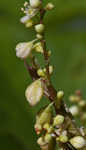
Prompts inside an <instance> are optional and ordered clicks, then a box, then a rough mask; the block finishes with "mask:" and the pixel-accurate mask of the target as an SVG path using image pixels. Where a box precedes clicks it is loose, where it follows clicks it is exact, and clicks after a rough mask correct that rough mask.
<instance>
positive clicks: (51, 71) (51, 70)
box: [49, 66, 53, 74]
mask: <svg viewBox="0 0 86 150" xmlns="http://www.w3.org/2000/svg"><path fill="white" fill-rule="evenodd" d="M52 73H53V66H49V74H52Z"/></svg>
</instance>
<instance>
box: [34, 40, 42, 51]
mask: <svg viewBox="0 0 86 150" xmlns="http://www.w3.org/2000/svg"><path fill="white" fill-rule="evenodd" d="M34 49H35V51H36V52H39V53H43V47H42V44H41V42H38V43H36V44H35V45H34Z"/></svg>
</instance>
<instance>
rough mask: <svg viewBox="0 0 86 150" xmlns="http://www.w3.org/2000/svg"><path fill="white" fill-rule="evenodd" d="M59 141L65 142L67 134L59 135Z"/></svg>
mask: <svg viewBox="0 0 86 150" xmlns="http://www.w3.org/2000/svg"><path fill="white" fill-rule="evenodd" d="M59 141H60V142H62V143H66V142H67V141H68V136H66V135H60V137H59Z"/></svg>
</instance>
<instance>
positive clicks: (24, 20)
mask: <svg viewBox="0 0 86 150" xmlns="http://www.w3.org/2000/svg"><path fill="white" fill-rule="evenodd" d="M29 19H30V17H29V16H24V17H22V18H21V19H20V21H21V23H26V22H27V21H28V20H29Z"/></svg>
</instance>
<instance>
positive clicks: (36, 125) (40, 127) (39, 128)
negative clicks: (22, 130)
mask: <svg viewBox="0 0 86 150" xmlns="http://www.w3.org/2000/svg"><path fill="white" fill-rule="evenodd" d="M34 128H35V131H36V134H38V135H39V134H40V133H41V131H42V126H41V125H40V124H35V126H34Z"/></svg>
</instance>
